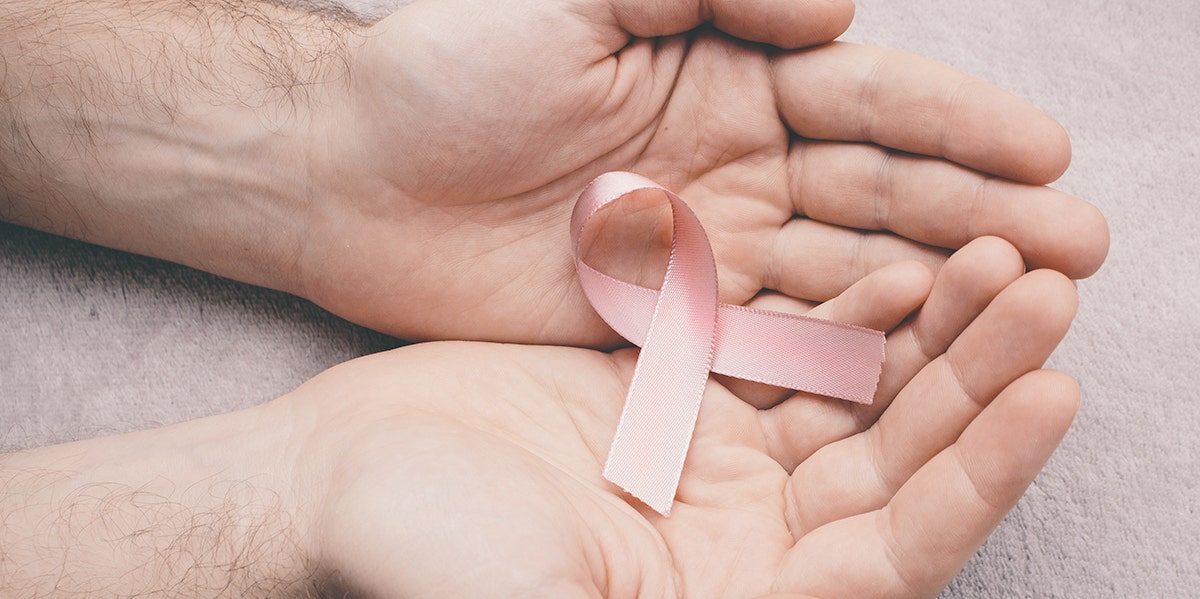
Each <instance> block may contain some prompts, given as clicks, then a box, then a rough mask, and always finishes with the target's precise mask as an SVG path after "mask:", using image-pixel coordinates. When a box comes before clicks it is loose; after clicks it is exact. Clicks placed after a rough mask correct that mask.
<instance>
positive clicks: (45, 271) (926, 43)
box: [0, 0, 1200, 597]
mask: <svg viewBox="0 0 1200 599" xmlns="http://www.w3.org/2000/svg"><path fill="white" fill-rule="evenodd" d="M385 1H386V0H385ZM431 1H436V0H431ZM366 14H369V13H366ZM846 37H847V39H850V40H853V41H860V42H867V43H873V44H878V45H885V46H891V47H896V48H900V49H904V50H908V51H912V52H915V53H917V54H921V55H925V56H930V57H933V58H935V59H938V60H941V61H943V62H946V63H949V64H951V65H953V66H955V67H957V68H959V69H962V70H964V71H966V72H968V73H971V74H973V75H976V76H978V77H980V78H982V79H986V80H989V81H992V82H995V83H997V84H999V85H1000V86H1002V87H1004V88H1007V89H1009V90H1011V91H1013V92H1015V93H1017V94H1018V95H1020V96H1022V97H1025V98H1027V99H1029V100H1031V101H1032V102H1033V103H1034V104H1036V105H1038V106H1039V107H1041V108H1042V109H1044V110H1046V111H1047V112H1049V113H1050V114H1051V115H1053V116H1055V117H1056V118H1058V119H1059V120H1060V121H1062V122H1063V123H1064V124H1065V125H1066V127H1067V129H1068V130H1069V131H1070V133H1071V136H1072V139H1073V141H1074V147H1075V160H1074V163H1073V165H1072V167H1071V169H1070V171H1069V172H1068V173H1067V175H1066V176H1065V177H1064V178H1063V179H1062V180H1061V181H1060V182H1059V183H1058V184H1057V187H1059V188H1060V189H1063V190H1066V191H1068V192H1071V193H1074V194H1076V195H1079V196H1081V197H1084V198H1087V199H1088V200H1090V201H1092V202H1093V203H1095V204H1097V205H1098V206H1100V208H1101V209H1102V210H1103V211H1104V213H1105V214H1106V215H1107V216H1108V218H1109V222H1110V225H1111V228H1112V235H1113V244H1112V251H1111V254H1110V256H1109V259H1108V263H1107V264H1106V265H1105V267H1104V269H1103V270H1102V271H1101V272H1100V273H1099V274H1098V275H1097V276H1095V277H1093V278H1092V279H1089V280H1087V281H1084V282H1083V283H1082V284H1081V286H1080V292H1081V295H1082V307H1081V310H1080V314H1079V318H1078V320H1077V322H1076V323H1075V325H1074V327H1073V329H1072V331H1071V334H1070V335H1069V336H1068V338H1067V340H1066V342H1065V344H1064V346H1063V347H1062V348H1061V349H1060V350H1059V351H1058V352H1057V353H1056V354H1055V356H1054V358H1053V359H1052V361H1051V365H1052V366H1054V367H1057V368H1060V369H1063V370H1066V371H1068V372H1070V373H1072V374H1073V375H1075V376H1076V377H1077V378H1078V379H1079V380H1080V381H1081V383H1082V385H1083V389H1084V404H1083V408H1082V411H1081V412H1080V415H1079V418H1078V420H1077V421H1076V423H1075V426H1074V428H1073V429H1072V431H1071V433H1070V434H1069V435H1068V436H1067V438H1066V440H1065V442H1064V444H1063V446H1062V448H1061V449H1060V450H1059V452H1058V453H1057V454H1056V455H1055V457H1054V458H1053V459H1052V460H1051V462H1050V464H1049V465H1048V466H1047V468H1046V471H1045V472H1044V473H1043V474H1042V475H1041V476H1040V477H1039V478H1038V479H1037V481H1036V482H1035V483H1034V485H1033V487H1032V488H1031V489H1030V491H1029V493H1028V494H1027V495H1026V497H1025V498H1024V499H1023V500H1022V501H1021V503H1020V504H1019V505H1018V506H1017V508H1016V510H1015V511H1014V512H1013V513H1012V514H1011V515H1010V516H1009V518H1008V519H1007V520H1005V522H1004V523H1003V524H1002V525H1001V527H1000V529H999V530H998V531H997V533H996V534H995V535H994V536H993V537H992V538H991V539H990V540H989V541H988V542H987V543H986V544H985V545H984V547H983V549H982V550H981V551H980V553H979V554H978V555H977V556H976V557H975V559H974V560H973V561H972V562H971V563H970V564H969V565H968V566H967V568H966V570H965V571H964V572H963V573H962V574H961V575H960V576H959V577H958V578H957V579H956V580H955V581H954V582H953V583H952V584H951V585H950V587H949V588H948V589H947V591H946V593H945V594H946V596H954V597H1184V596H1200V552H1197V548H1198V547H1200V541H1198V539H1200V432H1198V431H1200V392H1198V391H1197V386H1198V383H1200V366H1197V365H1196V360H1197V357H1198V356H1200V352H1198V351H1197V349H1198V347H1197V346H1198V344H1200V342H1198V341H1197V337H1198V335H1200V324H1198V322H1200V321H1198V318H1197V313H1198V312H1200V291H1198V290H1200V245H1198V244H1200V242H1198V241H1197V239H1198V237H1197V231H1198V230H1200V222H1198V221H1200V216H1198V215H1200V209H1198V208H1197V207H1196V206H1195V204H1196V202H1197V200H1198V199H1200V198H1197V194H1196V192H1195V190H1196V188H1197V187H1196V181H1195V177H1196V173H1197V171H1198V164H1197V163H1198V161H1200V141H1198V140H1200V101H1198V99H1197V97H1196V96H1197V94H1198V93H1200V50H1198V48H1200V40H1198V37H1200V4H1198V3H1197V2H1196V1H1195V0H1161V1H1159V2H1152V3H1142V2H1134V1H1132V0H1129V1H1126V2H1115V1H1104V2H1102V1H1100V0H1083V1H1077V2H1050V1H1046V0H1041V1H1034V0H1009V1H1004V0H1000V1H995V0H989V1H985V0H969V1H963V2H946V1H944V0H942V1H938V0H905V1H894V2H883V1H882V0H859V11H858V17H857V20H856V22H855V24H854V25H853V27H852V28H851V30H850V32H849V33H848V34H847V36H846ZM395 343H396V342H395V341H394V340H392V339H389V338H387V337H384V336H382V335H378V334H375V333H371V332H368V331H365V330H363V329H361V328H358V327H355V326H353V325H350V324H348V323H346V322H344V321H341V320H339V319H338V318H336V317H332V316H330V315H328V314H326V313H324V312H323V311H321V310H319V309H317V308H315V307H313V306H312V305H310V304H308V303H307V302H305V301H302V300H298V299H295V298H292V297H289V296H286V295H283V294H279V293H274V292H270V291H265V290H261V289H256V288H252V287H248V286H245V285H240V284H237V283H232V282H229V281H225V280H222V279H218V278H215V277H212V276H208V275H205V274H202V273H198V272H196V271H193V270H190V269H187V268H183V267H179V266H176V265H172V264H167V263H163V262H159V261H155V260H151V259H147V258H141V257H137V256H130V255H127V254H123V253H120V252H114V251H109V250H103V249H98V248H94V247H91V246H87V245H84V244H80V243H76V242H72V241H66V240H62V239H58V238H54V237H51V236H48V235H44V234H40V233H34V232H31V231H28V230H25V229H20V228H16V227H11V226H0V448H7V449H13V448H20V447H29V446H36V445H40V444H46V443H52V442H59V441H65V440H69V439H75V438H82V437H88V436H94V435H98V434H106V433H115V432H121V431H129V430H134V429H140V428H146V427H152V426H158V425H162V424H166V423H170V422H175V421H180V420H186V419H191V418H195V417H198V416H202V415H206V414H212V413H216V412H224V411H228V410H233V409H237V408H242V407H246V406H250V405H254V404H257V403H260V402H262V401H264V400H267V399H269V398H272V397H275V396H278V395H280V394H282V393H285V392H287V391H288V390H290V389H292V388H294V387H295V386H296V385H298V384H299V383H301V382H303V381H304V380H306V379H307V378H309V377H310V376H312V375H314V374H316V373H317V372H319V371H320V370H322V369H324V368H326V367H328V366H330V365H333V364H335V363H338V362H341V361H343V360H346V359H348V358H351V357H353V356H357V355H361V354H365V353H370V352H374V351H378V350H381V349H385V348H388V347H391V346H393V345H395Z"/></svg>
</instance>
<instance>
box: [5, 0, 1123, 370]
mask: <svg viewBox="0 0 1200 599" xmlns="http://www.w3.org/2000/svg"><path fill="white" fill-rule="evenodd" d="M43 4H44V3H32V2H11V3H6V4H5V6H4V7H3V8H0V29H3V30H4V31H5V35H4V36H3V39H2V40H0V50H2V51H0V55H2V56H4V57H5V59H6V61H7V64H6V70H5V73H6V78H5V79H4V80H3V83H0V90H3V91H2V93H0V96H3V97H5V98H7V99H9V101H8V102H6V103H2V104H0V117H4V120H6V121H7V122H10V123H11V125H10V126H9V127H8V129H7V130H9V131H13V132H19V133H20V135H13V136H5V137H2V138H0V174H2V175H4V176H2V177H0V181H3V183H0V185H3V186H4V187H3V189H2V190H0V191H3V193H0V217H3V218H5V219H7V220H10V221H12V222H17V223H21V224H25V225H28V226H33V227H37V228H41V229H45V230H49V231H53V232H57V233H61V234H67V235H71V236H75V237H79V238H82V239H85V240H88V241H92V242H95V243H99V244H102V245H109V246H113V247H118V248H122V249H127V250H130V251H135V252H140V253H145V254H149V255H153V256H158V257H162V258H166V259H169V260H174V261H177V262H181V263H184V264H188V265H192V266H196V267H198V268H201V269H204V270H208V271H211V272H215V273H218V274H221V275H224V276H228V277H232V278H235V279H239V280H243V281H248V282H251V283H255V284H259V285H265V286H269V287H274V288H277V289H283V290H285V291H289V292H292V293H296V294H298V295H301V296H303V297H306V298H309V299H311V300H313V301H315V302H316V303H318V304H320V305H322V306H324V307H326V308H328V309H329V310H331V311H333V312H335V313H337V314H339V315H341V316H343V317H345V318H348V319H349V320H352V321H354V322H357V323H360V324H364V325H366V326H369V327H372V328H375V329H378V330H381V331H384V332H388V333H391V334H393V335H397V336H399V337H402V338H407V339H413V340H422V339H465V340H493V341H512V342H523V343H531V342H532V343H552V344H571V345H583V346H592V347H612V346H614V345H615V344H618V343H619V342H620V340H619V339H618V338H617V337H616V336H615V335H614V334H613V333H612V332H611V331H610V330H609V329H608V327H607V326H606V325H604V323H603V322H601V321H600V320H599V319H598V318H597V316H596V315H595V314H594V312H593V311H592V309H591V308H590V306H589V305H588V304H587V301H586V299H585V298H584V297H583V295H582V293H581V292H580V290H579V288H578V286H577V284H576V282H575V279H574V275H573V270H572V267H571V255H570V246H569V243H567V234H568V231H567V219H568V216H569V213H570V210H571V206H572V205H573V203H574V200H575V198H576V196H577V194H578V193H579V191H580V190H581V189H582V188H583V186H584V185H586V183H587V182H588V181H589V180H591V179H592V178H593V177H595V176H597V175H599V174H600V173H602V172H605V171H609V170H616V169H623V170H632V171H635V172H638V173H640V174H643V175H646V176H648V177H650V178H652V179H655V180H657V181H658V182H660V183H662V184H664V185H666V186H667V187H669V188H671V189H673V190H675V191H677V192H679V193H680V194H681V195H682V197H683V198H684V199H685V200H686V201H687V202H689V204H690V205H691V206H692V207H693V209H694V210H695V211H696V213H697V214H698V215H699V217H700V219H701V221H702V222H703V223H704V224H705V226H706V228H707V229H708V232H709V236H710V238H711V240H712V243H713V246H714V251H715V253H716V256H717V260H718V264H719V271H720V272H719V275H720V281H721V295H722V300H723V301H725V302H729V303H735V304H744V303H747V302H749V301H751V300H752V299H753V298H755V297H758V296H760V295H762V294H764V293H765V294H768V295H771V294H776V293H778V294H782V295H785V296H787V297H788V298H791V299H795V300H802V301H805V302H808V305H813V304H815V303H818V302H821V301H825V300H827V299H830V298H832V297H834V296H836V295H837V294H839V293H841V292H842V291H844V290H845V289H847V288H848V287H849V286H850V285H851V284H852V283H853V282H855V281H857V280H859V279H860V278H861V277H862V276H863V275H865V274H867V273H870V272H873V271H875V270H877V269H878V268H880V267H882V266H884V265H887V264H892V263H896V262H901V261H905V260H917V261H920V262H922V263H924V264H926V265H927V266H929V267H930V268H932V269H935V270H936V269H937V268H938V267H939V266H940V264H941V263H942V262H943V261H944V260H945V258H946V256H947V255H948V253H949V250H952V249H955V248H959V247H961V246H962V245H964V244H966V243H967V242H969V241H970V240H972V239H974V238H977V237H980V236H983V235H996V236H999V237H1002V238H1004V239H1007V240H1009V241H1010V242H1011V243H1012V244H1013V245H1014V246H1015V247H1017V249H1018V250H1019V251H1020V252H1021V254H1022V256H1024V259H1025V261H1026V262H1027V263H1028V264H1029V265H1030V266H1031V267H1034V268H1037V267H1046V268H1052V269H1056V270H1059V271H1060V272H1063V273H1066V274H1067V275H1068V276H1070V277H1076V278H1077V277H1084V276H1087V275H1088V274H1090V273H1092V272H1093V271H1095V270H1096V268H1098V266H1099V264H1100V263H1101V261H1102V260H1103V257H1104V255H1105V253H1106V252H1107V246H1108V233H1107V228H1106V225H1105V223H1104V220H1103V218H1102V217H1101V216H1100V215H1099V213H1098V212H1097V211H1096V210H1095V209H1094V208H1093V207H1091V206H1090V205H1088V204H1087V203H1085V202H1083V201H1082V200H1079V199H1077V198H1073V197H1070V196H1068V195H1065V194H1062V193H1059V192H1057V191H1054V190H1051V189H1048V188H1046V187H1043V186H1042V184H1045V183H1047V182H1050V181H1052V180H1053V179H1055V178H1056V177H1057V176H1058V175H1059V174H1061V173H1062V171H1063V170H1064V169H1065V168H1066V166H1067V164H1068V162H1069V159H1070V148H1069V143H1068V140H1067V137H1066V134H1065V133H1064V131H1063V129H1062V127H1061V126H1059V125H1058V124H1057V123H1055V122H1054V121H1053V120H1052V119H1051V118H1049V117H1048V116H1046V115H1044V114H1042V113H1041V112H1040V111H1038V110H1036V109H1035V108H1033V107H1032V106H1030V105H1029V104H1027V103H1025V102H1023V101H1021V100H1019V99H1016V98H1014V97H1012V96H1011V95H1009V94H1007V93H1005V92H1003V91H1001V90H999V89H996V88H995V87H993V86H990V85H988V84H985V83H983V82H980V81H977V80H974V79H972V78H970V77H968V76H966V75H963V74H962V73H959V72H957V71H955V70H953V69H950V68H947V67H944V66H941V65H937V64H935V63H932V62H930V61H926V60H924V59H920V58H917V57H914V56H911V55H907V54H904V53H900V52H895V51H889V50H882V49H878V48H870V47H863V46H856V45H850V44H836V43H835V44H828V45H821V44H824V43H825V42H828V41H829V40H832V39H833V38H834V37H836V36H837V35H839V34H840V33H841V32H842V31H843V30H844V29H845V27H846V26H847V25H848V23H849V22H850V19H851V18H852V16H853V6H852V5H851V4H850V3H849V2H843V1H833V2H829V1H825V0H789V1H786V2H785V1H781V0H772V1H765V2H750V3H747V2H736V1H732V0H712V1H709V2H698V1H696V0H657V1H654V2H645V1H643V0H573V1H570V2H550V3H547V2H537V1H534V0H506V1H505V2H501V3H495V2H481V1H479V0H439V1H437V2H418V3H415V4H413V5H410V6H408V7H405V8H404V9H402V10H400V11H398V12H397V13H395V14H394V15H392V16H391V17H389V18H387V19H384V20H383V21H381V22H379V23H376V24H375V25H373V26H370V27H363V26H357V25H353V24H350V23H345V22H339V21H333V20H331V19H327V18H319V17H313V16H310V15H304V14H300V13H296V12H293V11H288V10H286V9H283V8H280V7H275V6H271V5H266V4H264V5H258V4H253V5H245V6H243V5H238V10H240V11H245V12H248V13H249V16H245V15H241V14H234V12H233V9H232V8H230V6H231V5H225V4H222V3H215V2H214V3H203V4H192V5H189V6H187V7H185V8H181V7H179V6H178V5H174V4H170V3H165V2H161V1H155V0H146V1H143V2H140V3H137V4H136V5H132V4H129V3H128V2H90V3H82V2H77V1H75V2H67V1H63V2H59V3H57V4H56V5H55V6H56V7H57V8H58V9H57V10H55V11H46V10H42V9H40V8H39V7H40V6H43ZM130 6H136V7H138V10H139V12H134V11H131V10H129V7H130ZM147 14H148V15H153V18H142V17H144V16H145V15H147ZM130 19H136V27H134V26H132V25H129V23H130V22H131V21H130ZM196 23H204V24H205V26H204V27H197V26H196ZM63 32H69V33H70V35H69V36H66V35H65V34H64V33H63ZM114 34H119V35H116V36H114ZM146 48H152V49H156V50H155V51H152V52H148V51H146V50H145V49H146ZM197 49H200V50H197ZM159 50H161V52H160V51H159ZM98 56H102V57H103V60H100V59H99V58H97V57H98ZM612 217H613V219H614V220H613V226H602V227H601V231H600V233H599V234H598V235H599V241H598V243H601V244H602V245H604V246H605V247H607V248H608V249H607V250H606V251H603V252H599V254H600V255H602V256H606V257H608V261H607V262H603V263H600V264H597V266H600V267H602V268H604V269H606V270H608V271H609V272H611V273H612V274H614V275H616V276H619V277H622V278H625V279H628V280H632V281H635V282H639V283H644V284H647V285H651V286H655V285H657V282H658V281H657V277H658V276H660V274H661V271H662V267H663V265H664V264H665V258H664V256H663V250H664V248H665V244H666V239H667V234H666V233H667V232H666V231H665V228H666V225H665V224H664V222H663V220H662V215H661V213H658V212H655V211H653V210H648V209H645V210H644V209H642V208H640V207H639V208H637V209H635V210H631V211H629V212H628V213H625V214H621V213H614V214H613V215H612ZM618 225H619V226H618ZM622 248H624V253H622V251H617V250H620V249H622Z"/></svg>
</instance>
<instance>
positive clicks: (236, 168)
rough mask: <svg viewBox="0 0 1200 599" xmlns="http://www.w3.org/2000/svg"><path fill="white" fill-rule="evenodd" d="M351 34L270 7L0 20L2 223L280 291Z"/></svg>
mask: <svg viewBox="0 0 1200 599" xmlns="http://www.w3.org/2000/svg"><path fill="white" fill-rule="evenodd" d="M348 27H350V25H348V24H346V23H343V22H340V21H337V20H333V19H329V18H322V17H317V16H312V15H308V14H302V13H297V12H294V11H289V10H287V9H284V8H281V7H278V6H275V5H272V4H268V3H263V2H243V1H237V0H201V1H200V2H181V1H175V2H172V1H167V0H107V1H104V0H102V1H91V0H88V1H83V0H54V1H51V2H45V1H43V0H28V1H17V2H12V1H9V2H5V3H2V4H0V60H2V61H3V63H0V218H2V219H4V220H8V221H11V222H16V223H19V224H23V225H26V226H30V227H34V228H38V229H42V230H47V231H50V232H53V233H57V234H64V235H68V236H72V237H76V238H80V239H84V240H86V241H90V242H94V243H98V244H101V245H107V246H112V247H117V248H120V249H125V250H129V251H134V252H138V253H144V254H148V255H153V256H158V257H162V258H166V259H169V260H173V261H177V262H181V263H185V264H189V265H192V266H197V267H200V268H204V269H207V270H211V271H214V272H217V273H219V274H223V275H226V276H231V277H234V278H239V279H242V280H248V281H251V282H255V283H260V284H264V285H269V286H273V287H277V288H283V289H289V290H291V289H290V286H291V277H290V271H291V269H292V266H291V265H292V264H293V263H294V261H295V259H296V253H297V252H298V251H299V247H300V243H301V239H300V237H301V235H302V229H303V225H302V218H301V217H302V216H303V214H304V211H305V210H306V209H307V206H306V198H307V194H306V188H305V176H304V173H305V169H306V167H307V164H306V161H307V156H306V155H305V152H306V147H307V146H306V144H305V142H306V141H307V140H305V139H304V137H305V136H306V135H307V134H308V131H309V125H310V120H311V114H312V110H311V108H312V107H313V106H314V105H319V104H320V103H321V102H323V101H324V99H325V98H324V97H323V95H325V94H328V93H329V90H330V89H335V88H337V86H338V85H342V86H344V78H345V65H344V56H343V55H342V54H343V52H342V50H343V46H344V43H345V36H346V35H347V34H348V31H349V30H348V29H347V28H348Z"/></svg>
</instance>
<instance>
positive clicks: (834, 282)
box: [761, 218, 947, 302]
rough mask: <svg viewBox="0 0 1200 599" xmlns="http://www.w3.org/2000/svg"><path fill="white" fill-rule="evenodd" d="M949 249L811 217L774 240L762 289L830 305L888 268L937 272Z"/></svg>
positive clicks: (792, 224)
mask: <svg viewBox="0 0 1200 599" xmlns="http://www.w3.org/2000/svg"><path fill="white" fill-rule="evenodd" d="M946 254H947V252H946V251H945V250H942V249H940V248H933V247H929V246H924V245H921V244H919V243H914V242H912V241H909V240H907V239H904V238H901V237H897V236H895V235H892V234H889V233H870V232H864V231H856V230H853V229H847V228H845V227H839V226H833V225H827V224H825V223H822V222H818V221H815V220H810V219H807V218H796V219H792V220H790V221H788V222H787V223H786V224H785V225H784V226H783V227H782V228H780V230H779V233H778V234H777V235H776V237H775V243H774V244H773V246H772V247H771V249H770V251H769V253H768V256H767V264H766V267H765V269H764V271H763V277H762V282H761V285H762V287H763V288H766V289H774V290H776V291H780V292H782V293H785V294H787V295H790V296H792V297H796V298H803V299H806V300H812V301H817V302H821V301H826V300H829V299H832V298H834V297H836V296H837V295H838V294H840V293H842V292H843V291H845V290H846V289H848V288H850V286H851V285H853V284H854V283H855V282H857V281H858V280H860V279H862V278H863V277H865V276H866V275H868V274H870V273H872V272H874V271H876V270H878V269H880V268H882V267H884V266H887V265H889V264H895V263H898V262H909V261H915V262H920V263H922V264H924V265H925V266H926V267H928V268H929V269H930V270H933V271H935V272H936V271H937V270H938V269H939V268H940V267H941V265H942V263H943V262H945V261H946Z"/></svg>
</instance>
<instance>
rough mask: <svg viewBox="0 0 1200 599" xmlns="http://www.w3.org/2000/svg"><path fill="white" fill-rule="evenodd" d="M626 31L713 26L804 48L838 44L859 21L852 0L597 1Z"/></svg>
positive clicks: (656, 32)
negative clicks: (847, 29)
mask: <svg viewBox="0 0 1200 599" xmlns="http://www.w3.org/2000/svg"><path fill="white" fill-rule="evenodd" d="M594 4H595V5H596V7H597V8H603V9H605V10H607V11H609V13H610V14H611V15H612V17H613V18H614V19H615V21H616V23H617V24H618V25H619V26H620V28H621V29H622V30H624V31H627V32H629V34H631V35H634V36H637V37H647V38H649V37H660V36H665V35H673V34H676V33H682V32H684V31H688V30H690V29H693V28H695V27H697V26H699V25H701V24H702V23H705V22H709V23H712V24H713V25H715V26H716V27H717V28H718V29H720V30H722V31H724V32H726V33H728V34H730V35H733V36H736V37H739V38H742V39H744V40H749V41H752V42H764V43H768V44H773V45H776V46H779V47H781V48H800V47H805V46H812V45H815V44H822V43H825V42H828V41H831V40H833V39H834V38H836V37H837V36H839V35H841V34H842V33H843V32H845V31H846V28H847V27H849V26H850V21H851V20H853V18H854V3H853V2H852V1H851V0H654V1H650V2H647V1H646V0H607V1H605V2H594Z"/></svg>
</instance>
